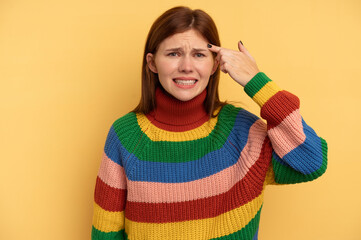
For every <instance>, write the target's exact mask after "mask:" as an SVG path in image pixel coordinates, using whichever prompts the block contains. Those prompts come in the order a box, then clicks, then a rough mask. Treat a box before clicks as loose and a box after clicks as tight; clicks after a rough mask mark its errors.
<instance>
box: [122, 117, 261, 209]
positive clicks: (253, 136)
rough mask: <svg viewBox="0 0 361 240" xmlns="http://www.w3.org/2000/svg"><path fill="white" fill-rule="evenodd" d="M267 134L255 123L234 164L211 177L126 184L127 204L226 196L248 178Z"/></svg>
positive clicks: (257, 122) (259, 124)
mask: <svg viewBox="0 0 361 240" xmlns="http://www.w3.org/2000/svg"><path fill="white" fill-rule="evenodd" d="M266 134H267V128H266V125H265V123H264V122H263V121H262V120H258V121H256V122H255V123H254V124H253V125H252V126H251V128H250V132H249V136H248V141H247V144H246V146H245V147H244V149H243V150H242V152H241V155H240V158H239V159H238V161H237V163H236V164H234V165H233V166H231V167H229V168H226V169H224V170H222V171H220V172H218V173H216V174H214V175H212V176H209V177H206V178H203V179H199V180H195V181H191V182H185V183H158V182H140V181H131V180H128V195H127V200H128V201H132V202H147V203H165V202H167V203H171V202H182V201H191V200H196V199H200V198H206V197H212V196H215V195H218V194H221V193H224V192H227V191H228V190H230V189H231V188H232V187H233V186H234V185H235V184H236V183H237V182H239V181H240V180H241V179H242V178H243V177H244V176H245V175H246V174H247V172H248V171H249V168H250V167H252V165H253V164H254V163H255V162H256V161H257V159H258V158H259V155H260V153H261V150H262V145H263V142H264V139H265V137H266ZM208 189H210V191H209V190H208ZM180 193H187V194H180Z"/></svg>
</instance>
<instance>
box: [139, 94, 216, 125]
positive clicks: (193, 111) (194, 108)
mask: <svg viewBox="0 0 361 240" xmlns="http://www.w3.org/2000/svg"><path fill="white" fill-rule="evenodd" d="M206 95H207V91H206V89H205V90H204V91H203V92H202V93H201V94H199V95H198V96H196V97H195V98H193V99H191V100H189V101H185V102H183V101H180V100H178V99H176V98H174V97H172V96H170V95H169V94H168V93H165V92H164V91H163V90H162V89H160V88H157V89H156V92H155V98H156V108H155V109H154V110H153V111H152V112H150V113H148V114H147V115H146V116H147V118H148V119H149V120H150V121H151V122H152V123H153V124H154V125H155V126H157V127H158V128H161V129H164V130H167V131H172V132H183V131H188V130H191V129H194V128H197V127H199V126H201V125H202V124H203V123H205V122H206V121H208V120H209V115H208V114H207V112H206V110H205V108H204V100H205V99H206Z"/></svg>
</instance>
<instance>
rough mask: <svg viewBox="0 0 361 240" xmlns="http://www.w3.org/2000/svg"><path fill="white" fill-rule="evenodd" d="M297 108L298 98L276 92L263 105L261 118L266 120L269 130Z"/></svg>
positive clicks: (288, 93) (285, 92) (298, 105)
mask: <svg viewBox="0 0 361 240" xmlns="http://www.w3.org/2000/svg"><path fill="white" fill-rule="evenodd" d="M299 108H300V100H299V99H298V97H297V96H295V95H293V94H292V93H290V92H287V91H285V90H283V91H279V92H277V93H276V94H275V95H273V96H272V97H271V98H270V99H269V100H268V101H267V102H266V103H265V104H264V105H263V107H262V109H261V117H262V118H264V119H266V120H267V128H268V129H271V128H273V127H275V126H277V125H278V124H280V123H281V122H282V121H283V119H285V118H286V117H287V116H288V115H289V114H290V113H292V112H293V111H295V110H296V109H299Z"/></svg>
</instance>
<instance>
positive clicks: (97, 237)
mask: <svg viewBox="0 0 361 240" xmlns="http://www.w3.org/2000/svg"><path fill="white" fill-rule="evenodd" d="M127 239H128V236H127V234H126V233H125V230H124V229H123V230H120V231H119V232H107V233H106V232H102V231H99V230H98V229H96V228H95V227H94V226H93V227H92V234H91V240H127Z"/></svg>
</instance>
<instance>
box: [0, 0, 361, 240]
mask: <svg viewBox="0 0 361 240" xmlns="http://www.w3.org/2000/svg"><path fill="white" fill-rule="evenodd" d="M176 5H188V6H190V7H192V8H201V9H204V10H205V11H207V12H208V13H209V14H210V15H211V16H212V17H213V18H214V20H215V22H216V24H217V26H218V29H219V33H220V36H221V42H222V46H224V47H228V48H233V49H237V41H238V40H242V41H243V43H244V45H245V47H246V48H247V49H248V50H249V51H250V53H251V54H252V55H253V56H254V58H255V59H256V61H257V64H258V66H259V68H260V70H261V71H263V72H265V73H266V74H267V75H268V76H269V77H270V78H271V79H273V80H274V81H276V83H277V84H278V85H279V86H281V87H282V88H284V89H286V90H289V91H290V92H293V93H295V94H296V95H297V96H299V97H300V99H301V112H302V115H303V117H304V119H305V120H306V122H307V123H308V124H309V125H311V126H312V127H313V128H314V129H316V131H317V132H318V134H319V135H320V136H322V137H324V138H325V139H326V140H327V141H328V144H329V166H328V170H327V172H326V174H325V175H324V176H322V177H321V178H320V179H318V180H317V181H315V182H312V183H304V184H298V185H290V186H281V187H280V186H271V187H269V188H268V189H267V191H266V197H265V204H264V208H263V212H262V217H261V224H260V233H259V236H260V239H261V240H286V239H287V240H289V239H292V240H294V239H296V240H297V239H302V240H303V239H318V240H320V239H327V240H331V239H337V240H339V239H361V228H360V226H361V190H360V189H361V187H360V186H361V180H360V179H361V173H360V169H361V161H360V149H361V147H360V146H359V145H360V140H359V139H360V133H361V131H360V126H361V118H360V116H361V114H360V103H361V94H360V87H361V83H360V82H361V60H360V56H361V47H360V44H361V31H360V30H361V2H360V1H359V0H337V1H336V0H302V1H288V0H272V1H267V0H256V1H254V0H245V1H242V0H233V1H215V0H208V1H205V0H188V1H169V0H158V1H145V0H142V1H136V0H133V1H120V0H118V1H115V0H113V1H109V0H105V1H93V0H91V1H89V0H87V1H85V0H84V1H80V0H75V1H74V0H71V1H70V0H63V1H46V0H33V1H25V0H18V1H16V0H13V1H10V0H1V1H0V81H1V85H0V114H1V117H0V148H1V150H0V154H1V158H0V159H1V174H0V193H1V197H0V239H6V240H13V239H16V240H17V239H34V240H50V239H51V240H57V239H59V240H64V239H66V240H73V239H74V240H78V239H79V240H82V239H90V231H91V218H92V203H93V191H94V185H95V178H96V175H97V171H98V167H99V165H100V158H101V154H102V150H103V146H104V143H105V138H106V134H107V131H108V130H109V127H110V125H111V124H112V122H113V121H114V120H115V119H117V118H118V117H120V116H122V115H124V114H125V113H127V112H128V111H130V110H131V109H132V108H134V106H135V105H136V104H137V103H138V100H139V96H140V66H141V58H142V51H143V48H144V43H145V37H146V34H147V32H148V29H149V27H150V25H151V24H152V22H153V21H154V20H155V18H156V17H158V16H159V15H160V14H161V13H162V12H164V11H165V10H166V9H168V8H170V7H173V6H176ZM220 89H221V97H222V99H227V100H232V101H239V102H241V103H242V105H243V106H244V107H245V108H247V109H249V110H250V111H252V112H254V113H257V114H258V112H259V108H258V107H257V106H256V105H255V104H254V103H253V102H252V101H251V100H250V99H249V98H248V97H247V96H246V94H245V93H244V92H243V90H242V88H241V87H240V86H239V85H237V84H236V83H234V82H233V81H232V80H231V79H230V78H229V77H228V76H226V75H224V74H222V77H221V87H220Z"/></svg>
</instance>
